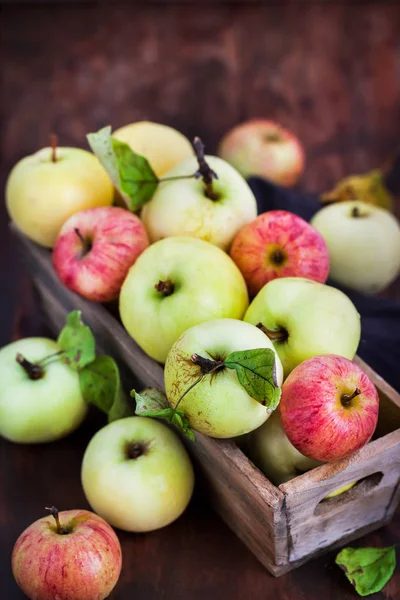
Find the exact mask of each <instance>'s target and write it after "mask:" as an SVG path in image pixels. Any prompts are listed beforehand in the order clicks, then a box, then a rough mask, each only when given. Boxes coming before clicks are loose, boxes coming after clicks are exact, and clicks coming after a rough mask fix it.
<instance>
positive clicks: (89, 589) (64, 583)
mask: <svg viewBox="0 0 400 600" xmlns="http://www.w3.org/2000/svg"><path fill="white" fill-rule="evenodd" d="M48 510H51V512H52V515H53V516H54V518H55V521H54V519H53V516H51V515H50V516H47V517H44V518H43V519H39V520H38V521H35V523H32V525H30V526H29V527H28V528H27V529H25V531H24V532H23V533H22V534H21V535H20V537H19V538H18V540H17V541H16V543H15V546H14V549H13V553H12V570H13V574H14V577H15V580H16V582H17V584H18V585H19V587H20V588H21V590H22V591H23V592H24V593H25V594H26V595H27V596H28V598H30V600H72V598H73V600H104V598H106V597H108V595H109V594H110V593H111V590H112V589H113V588H114V587H115V585H116V583H117V581H118V578H119V575H120V572H121V565H122V553H121V546H120V544H119V541H118V538H117V536H116V535H115V533H114V531H113V530H112V529H111V527H110V526H109V525H108V524H107V523H106V522H105V521H104V520H103V519H101V518H100V517H98V516H97V515H95V514H93V513H92V512H89V511H87V510H67V511H63V512H60V513H59V512H58V511H57V509H56V508H55V507H54V506H53V507H52V508H51V509H48Z"/></svg>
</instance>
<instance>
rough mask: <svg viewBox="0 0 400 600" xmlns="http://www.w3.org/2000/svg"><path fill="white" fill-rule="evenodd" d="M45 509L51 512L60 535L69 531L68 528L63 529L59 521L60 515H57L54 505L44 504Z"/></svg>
mask: <svg viewBox="0 0 400 600" xmlns="http://www.w3.org/2000/svg"><path fill="white" fill-rule="evenodd" d="M45 510H48V511H50V513H51V514H52V516H53V517H54V520H55V522H56V526H57V533H59V534H60V535H65V534H67V533H69V530H68V529H65V528H64V527H63V526H62V525H61V523H60V516H59V512H58V509H57V508H56V507H55V506H50V507H48V506H45Z"/></svg>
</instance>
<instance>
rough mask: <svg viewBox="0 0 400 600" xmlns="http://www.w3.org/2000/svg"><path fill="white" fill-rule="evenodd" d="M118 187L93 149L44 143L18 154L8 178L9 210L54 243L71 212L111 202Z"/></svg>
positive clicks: (27, 230)
mask: <svg viewBox="0 0 400 600" xmlns="http://www.w3.org/2000/svg"><path fill="white" fill-rule="evenodd" d="M113 198H114V188H113V185H112V183H111V180H110V178H109V177H108V175H107V173H106V171H105V170H104V169H103V167H102V166H101V164H100V162H99V161H98V159H97V158H96V156H94V154H92V153H91V152H87V151H86V150H81V149H79V148H64V147H56V145H55V142H54V144H53V146H52V147H48V148H43V149H42V150H39V151H38V152H36V153H35V154H32V155H30V156H27V157H25V158H23V159H22V160H20V161H19V162H18V163H17V164H16V165H15V166H14V168H13V169H12V171H11V173H10V175H9V177H8V179H7V184H6V206H7V210H8V214H9V215H10V217H11V219H12V220H13V221H14V222H15V224H16V225H17V227H18V228H19V229H20V230H21V231H22V232H23V233H24V234H25V235H26V236H27V237H29V238H30V239H32V240H33V241H35V242H37V243H38V244H41V245H42V246H46V247H48V248H52V247H53V245H54V243H55V241H56V239H57V236H58V234H59V232H60V229H61V227H62V226H63V224H64V223H65V221H66V220H67V219H68V218H69V217H70V216H71V215H73V214H75V213H77V212H79V211H81V210H84V209H87V208H92V207H94V206H109V205H111V204H112V202H113Z"/></svg>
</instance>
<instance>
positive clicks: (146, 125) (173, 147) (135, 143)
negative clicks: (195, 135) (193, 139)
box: [112, 121, 193, 177]
mask: <svg viewBox="0 0 400 600" xmlns="http://www.w3.org/2000/svg"><path fill="white" fill-rule="evenodd" d="M112 135H113V137H115V138H117V140H120V142H125V143H126V144H128V146H130V147H131V148H132V150H134V152H136V153H137V154H141V155H142V156H144V157H145V158H147V160H148V161H149V163H150V165H151V168H152V169H153V171H154V172H155V174H156V175H157V176H158V177H162V176H163V175H164V174H165V173H166V172H167V171H169V170H170V169H172V167H174V166H175V165H178V164H179V163H180V162H182V161H183V160H185V159H186V158H188V157H189V156H193V148H192V145H191V143H190V142H189V140H188V139H187V138H186V137H185V136H184V135H182V133H180V132H179V131H177V130H176V129H173V128H172V127H168V126H167V125H161V124H160V123H152V122H151V121H138V122H137V123H131V124H130V125H125V127H121V128H120V129H117V130H116V131H115V132H114V133H113V134H112Z"/></svg>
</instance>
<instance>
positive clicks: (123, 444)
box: [82, 417, 194, 532]
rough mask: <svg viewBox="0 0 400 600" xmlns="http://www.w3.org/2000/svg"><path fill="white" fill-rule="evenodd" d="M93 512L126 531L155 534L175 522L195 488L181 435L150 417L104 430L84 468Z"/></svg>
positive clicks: (91, 445) (128, 420) (94, 441)
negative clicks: (154, 532) (156, 530)
mask: <svg viewBox="0 0 400 600" xmlns="http://www.w3.org/2000/svg"><path fill="white" fill-rule="evenodd" d="M82 484H83V489H84V492H85V495H86V498H87V500H88V502H89V504H90V505H91V506H92V508H93V509H94V510H95V511H96V512H97V513H98V514H99V515H100V516H102V517H103V518H104V519H105V520H106V521H108V523H110V524H111V525H113V526H114V527H118V528H119V529H123V530H125V531H136V532H143V531H153V530H155V529H160V528H161V527H165V526H166V525H169V524H170V523H172V522H173V521H175V520H176V519H177V518H178V517H179V516H180V515H181V514H182V513H183V511H184V510H185V509H186V507H187V505H188V504H189V500H190V498H191V495H192V492H193V487H194V474H193V468H192V464H191V462H190V459H189V456H188V454H187V452H186V450H185V448H184V446H183V444H182V442H181V441H180V439H179V438H178V436H177V435H176V434H175V433H174V432H173V431H172V430H171V429H170V428H169V427H167V426H166V425H164V424H163V423H161V422H159V421H156V420H154V419H150V418H147V417H127V418H125V419H120V420H118V421H114V422H113V423H110V424H109V425H107V426H106V427H103V429H100V431H98V432H97V433H96V435H95V436H94V437H93V438H92V440H91V441H90V442H89V445H88V447H87V449H86V452H85V454H84V457H83V463H82Z"/></svg>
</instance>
